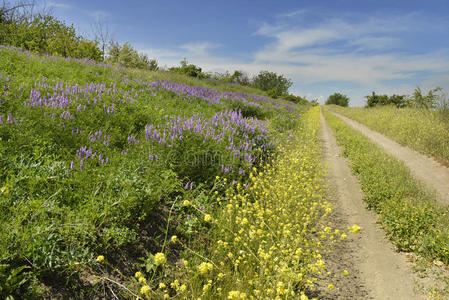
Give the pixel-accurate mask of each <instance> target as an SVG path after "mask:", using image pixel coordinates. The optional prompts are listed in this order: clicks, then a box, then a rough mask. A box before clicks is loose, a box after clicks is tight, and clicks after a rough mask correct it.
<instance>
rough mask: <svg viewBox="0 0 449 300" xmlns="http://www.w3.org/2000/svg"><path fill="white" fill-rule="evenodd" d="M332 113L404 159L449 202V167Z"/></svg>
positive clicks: (431, 188)
mask: <svg viewBox="0 0 449 300" xmlns="http://www.w3.org/2000/svg"><path fill="white" fill-rule="evenodd" d="M332 113H333V114H335V115H336V116H338V117H340V118H341V119H342V120H343V121H345V122H346V123H347V124H348V125H350V126H351V127H353V128H354V129H357V130H359V131H360V132H361V133H363V134H364V135H365V136H366V137H368V138H369V139H371V140H372V141H373V142H375V143H377V144H378V145H380V146H381V147H382V148H383V149H385V151H386V152H387V153H389V154H390V155H393V156H394V157H396V158H397V159H399V160H401V161H403V162H404V163H405V165H406V166H407V167H408V168H409V169H410V171H411V172H412V174H413V176H414V177H415V178H416V179H418V180H419V181H421V182H423V183H424V184H425V185H426V186H427V187H428V188H429V190H431V191H434V192H436V194H437V200H438V201H439V202H440V203H442V204H445V205H447V204H449V168H447V167H445V166H443V165H441V164H440V163H438V162H437V161H436V160H434V159H433V158H431V157H428V156H425V155H423V154H421V153H418V152H417V151H415V150H412V149H410V148H408V147H404V146H401V145H400V144H398V143H397V142H395V141H393V140H392V139H390V138H387V137H386V136H384V135H382V134H380V133H378V132H376V131H373V130H371V129H369V128H368V127H366V126H365V125H362V124H360V123H359V122H356V121H354V120H351V119H349V118H347V117H345V116H342V115H340V114H337V113H334V112H332Z"/></svg>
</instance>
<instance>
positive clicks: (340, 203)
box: [321, 116, 425, 300]
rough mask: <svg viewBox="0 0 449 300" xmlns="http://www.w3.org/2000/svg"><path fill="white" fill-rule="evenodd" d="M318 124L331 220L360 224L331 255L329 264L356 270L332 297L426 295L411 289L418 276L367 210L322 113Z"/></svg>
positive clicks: (376, 297) (356, 182)
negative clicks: (330, 195) (332, 194)
mask: <svg viewBox="0 0 449 300" xmlns="http://www.w3.org/2000/svg"><path fill="white" fill-rule="evenodd" d="M321 126H322V136H321V137H322V143H323V151H324V154H323V155H324V158H325V161H326V163H327V165H328V175H329V176H328V177H329V185H330V189H333V190H335V197H334V199H333V200H334V201H333V202H334V211H335V213H334V216H333V218H334V220H333V221H334V223H336V224H337V225H339V226H347V225H348V224H349V225H352V224H357V225H359V226H360V227H361V228H362V230H361V231H360V234H358V235H356V236H355V237H351V238H350V239H348V241H347V242H346V243H345V245H342V247H340V248H336V249H334V250H335V251H334V252H333V254H332V255H331V257H330V261H331V264H340V265H342V266H344V267H347V268H348V269H349V272H350V274H355V277H354V278H353V279H352V280H350V281H349V282H343V283H337V285H336V288H337V289H338V292H337V293H336V294H335V298H334V299H392V300H393V299H394V300H401V299H404V300H405V299H407V300H411V299H425V297H424V296H421V295H417V294H416V293H415V292H414V287H415V280H416V279H417V278H416V277H415V275H414V273H413V272H412V271H411V268H410V267H411V266H410V265H409V263H407V262H406V257H405V255H404V254H401V253H397V252H396V251H395V250H394V248H393V246H392V245H391V243H390V242H389V241H388V240H387V239H386V238H385V236H384V232H383V230H382V229H381V228H380V227H379V226H378V225H377V224H376V218H377V216H376V215H375V214H374V213H372V212H370V211H367V210H366V208H365V204H364V202H363V194H362V192H361V189H360V185H359V182H358V180H357V179H356V178H355V177H354V175H353V174H352V172H351V170H350V168H349V166H348V164H347V161H346V159H345V158H343V157H341V156H340V153H341V149H340V147H339V146H338V145H337V142H336V140H335V137H334V136H333V133H332V131H331V129H330V128H329V127H328V126H327V124H326V122H325V120H324V117H323V116H321ZM348 251H349V253H348Z"/></svg>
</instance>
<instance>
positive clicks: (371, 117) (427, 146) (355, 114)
mask: <svg viewBox="0 0 449 300" xmlns="http://www.w3.org/2000/svg"><path fill="white" fill-rule="evenodd" d="M329 108H330V109H331V110H332V111H335V112H338V113H340V114H343V115H345V116H347V117H349V118H351V119H354V120H356V121H358V122H361V123H363V124H365V125H367V126H368V127H371V128H372V129H374V130H376V131H379V132H381V133H383V134H385V135H387V136H389V137H391V138H393V139H395V140H396V141H398V142H399V143H401V144H403V145H407V146H410V147H411V148H414V149H416V150H417V151H420V152H422V153H424V154H427V155H430V156H433V157H435V158H436V159H438V160H440V161H441V162H443V163H444V164H445V165H449V116H448V115H447V114H445V113H442V112H438V111H432V110H425V109H414V108H401V109H399V108H396V107H392V106H384V107H374V108H342V107H338V106H330V107H329Z"/></svg>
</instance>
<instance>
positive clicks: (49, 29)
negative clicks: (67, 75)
mask: <svg viewBox="0 0 449 300" xmlns="http://www.w3.org/2000/svg"><path fill="white" fill-rule="evenodd" d="M0 44H2V45H12V46H15V47H18V48H22V49H26V50H29V51H33V52H38V53H48V54H51V55H55V56H63V57H69V56H70V57H76V58H89V59H94V60H101V58H102V54H103V53H102V52H101V50H100V48H99V47H98V44H97V43H96V42H92V41H88V40H86V39H84V38H82V37H81V36H78V35H77V34H76V33H75V29H74V27H73V25H72V26H67V25H65V24H64V22H62V21H59V20H58V19H56V18H55V17H53V16H42V15H38V16H36V17H35V18H33V19H30V20H28V19H25V20H22V21H14V22H11V23H0Z"/></svg>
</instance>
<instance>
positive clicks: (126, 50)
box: [106, 42, 159, 71]
mask: <svg viewBox="0 0 449 300" xmlns="http://www.w3.org/2000/svg"><path fill="white" fill-rule="evenodd" d="M106 62H108V63H110V64H116V65H120V66H123V67H128V68H138V69H147V70H151V71H157V70H158V69H159V66H158V64H157V61H156V60H154V59H152V60H150V59H149V58H148V56H147V55H146V54H143V53H138V52H137V50H135V49H134V48H133V47H132V46H131V45H130V44H129V43H125V44H123V45H122V46H121V45H120V44H119V43H115V42H111V44H110V46H109V55H108V57H107V59H106Z"/></svg>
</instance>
